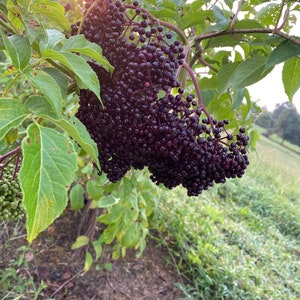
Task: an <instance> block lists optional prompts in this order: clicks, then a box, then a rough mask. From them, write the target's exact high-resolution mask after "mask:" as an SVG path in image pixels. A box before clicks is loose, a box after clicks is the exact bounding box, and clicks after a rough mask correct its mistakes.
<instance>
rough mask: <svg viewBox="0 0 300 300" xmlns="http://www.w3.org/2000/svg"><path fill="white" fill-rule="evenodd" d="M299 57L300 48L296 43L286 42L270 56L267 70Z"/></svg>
mask: <svg viewBox="0 0 300 300" xmlns="http://www.w3.org/2000/svg"><path fill="white" fill-rule="evenodd" d="M298 55H300V47H299V46H298V45H296V44H295V43H292V42H290V41H287V40H285V41H283V42H282V43H280V44H279V45H278V47H277V48H276V49H275V50H273V52H272V53H271V54H270V56H269V57H268V60H267V62H266V66H265V70H268V69H270V68H271V67H274V66H275V65H277V64H280V63H282V62H284V61H286V60H288V59H290V58H292V57H295V56H298Z"/></svg>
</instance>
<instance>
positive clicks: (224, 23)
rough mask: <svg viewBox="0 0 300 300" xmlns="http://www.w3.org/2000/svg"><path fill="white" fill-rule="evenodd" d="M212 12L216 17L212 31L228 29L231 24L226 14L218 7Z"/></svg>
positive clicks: (211, 27) (214, 7)
mask: <svg viewBox="0 0 300 300" xmlns="http://www.w3.org/2000/svg"><path fill="white" fill-rule="evenodd" d="M212 11H213V13H214V17H215V23H216V24H215V25H213V26H210V27H209V30H210V31H219V30H222V29H227V28H228V26H229V24H230V19H229V18H227V17H226V16H225V15H224V12H223V11H222V10H221V9H220V8H219V7H218V6H216V5H214V6H213V8H212Z"/></svg>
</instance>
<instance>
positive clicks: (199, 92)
mask: <svg viewBox="0 0 300 300" xmlns="http://www.w3.org/2000/svg"><path fill="white" fill-rule="evenodd" d="M183 67H184V68H185V69H186V70H187V72H188V73H189V75H190V77H191V79H192V81H193V84H194V86H195V91H196V95H197V98H198V105H199V107H200V108H201V109H202V111H203V112H204V113H205V115H206V116H207V118H208V121H209V124H210V125H211V128H212V129H213V128H214V127H215V126H214V123H213V120H212V117H211V115H210V113H209V112H208V111H207V109H206V108H205V106H204V103H203V99H202V96H201V91H200V88H199V85H198V82H197V79H196V76H195V74H194V72H193V70H192V69H191V67H190V66H189V65H188V64H187V63H186V62H184V63H183Z"/></svg>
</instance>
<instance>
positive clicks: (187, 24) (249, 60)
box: [0, 0, 300, 265]
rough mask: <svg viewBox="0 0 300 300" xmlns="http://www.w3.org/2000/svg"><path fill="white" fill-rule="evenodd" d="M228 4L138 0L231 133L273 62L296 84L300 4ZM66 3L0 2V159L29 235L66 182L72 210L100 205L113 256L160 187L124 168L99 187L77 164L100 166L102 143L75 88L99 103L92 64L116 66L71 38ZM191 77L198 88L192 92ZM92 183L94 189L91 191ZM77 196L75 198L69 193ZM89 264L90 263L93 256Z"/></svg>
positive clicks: (133, 235) (43, 223)
mask: <svg viewBox="0 0 300 300" xmlns="http://www.w3.org/2000/svg"><path fill="white" fill-rule="evenodd" d="M126 3H131V1H127V2H126ZM235 3H236V2H234V1H224V3H221V2H220V3H218V2H217V3H215V2H210V1H202V0H196V1H193V2H191V3H190V2H187V1H175V0H174V1H162V0H159V1H156V0H147V1H143V2H142V5H143V7H144V8H146V9H148V10H149V11H150V12H151V14H152V15H153V17H154V18H157V19H156V20H157V22H160V23H161V24H162V25H163V26H166V27H167V28H169V29H170V30H172V31H174V33H175V34H176V35H177V38H178V39H181V41H182V43H183V44H184V45H185V50H186V54H187V56H186V57H187V61H186V63H187V64H188V66H189V69H191V70H192V74H193V75H192V76H191V77H189V76H188V74H187V72H186V71H183V72H181V73H180V74H179V79H180V80H181V82H182V83H183V85H184V86H185V89H186V90H187V91H188V92H191V93H194V94H197V95H198V97H199V95H201V98H202V101H203V104H204V106H203V107H202V108H204V109H205V111H207V112H209V115H210V114H212V115H213V116H214V118H217V119H221V120H222V119H229V121H230V127H229V128H228V130H229V131H230V132H231V131H232V132H234V133H237V128H239V127H240V126H243V127H246V128H250V126H251V122H252V111H253V110H254V109H257V108H256V106H255V104H254V103H253V102H252V101H251V96H250V94H249V92H248V90H247V86H249V85H251V84H253V83H255V82H257V81H259V80H260V79H262V78H263V77H264V76H266V75H267V74H268V73H269V72H270V71H271V70H272V68H273V66H274V65H276V64H278V63H282V62H283V63H284V68H283V82H284V86H285V90H286V93H287V94H288V96H289V98H290V100H292V96H293V94H294V93H295V92H296V90H297V89H298V88H299V86H300V80H297V78H299V58H298V56H299V44H300V42H299V38H298V37H295V36H291V35H289V30H290V29H291V27H292V26H293V22H294V21H295V16H294V12H297V11H299V4H297V2H293V1H287V2H285V1H284V2H282V3H281V4H277V3H266V4H265V5H264V6H260V5H258V4H259V3H260V2H257V1H254V0H253V1H248V2H245V1H238V3H237V6H236V5H234V4H235ZM67 4H68V5H67ZM65 5H66V8H64V7H63V6H62V5H61V4H60V3H58V2H56V1H51V0H36V1H25V0H16V1H11V0H7V1H5V0H4V1H1V5H0V14H1V16H0V34H1V44H0V46H1V56H0V59H1V65H0V68H1V71H2V76H1V79H0V85H1V90H2V92H1V99H0V138H1V144H0V146H1V147H0V151H1V155H2V156H1V157H0V161H1V163H2V162H7V161H8V160H10V159H16V161H17V162H18V163H17V165H16V170H17V171H18V169H19V167H20V172H19V175H18V179H19V181H20V185H21V188H22V192H23V196H24V199H23V204H24V207H25V210H26V228H27V239H28V241H29V242H31V241H32V240H33V239H34V238H35V237H36V236H37V235H38V234H39V233H40V232H41V231H42V230H44V229H45V228H47V226H49V224H51V223H52V222H53V221H54V220H55V219H56V218H57V217H59V216H60V215H61V214H62V212H63V210H64V209H65V208H66V206H67V204H68V201H69V199H68V195H69V193H68V190H69V188H70V187H72V190H73V192H72V190H71V191H70V195H71V196H72V197H71V202H72V203H71V204H72V206H73V207H74V208H76V209H80V208H82V207H83V206H84V204H85V200H86V199H85V198H90V199H92V200H93V202H92V203H94V201H96V202H97V203H100V204H99V205H100V207H101V205H103V204H101V203H106V204H105V206H102V208H104V209H105V211H104V214H103V215H101V216H99V221H100V222H102V223H104V224H105V225H107V229H106V230H105V231H104V233H103V235H102V237H101V238H100V241H98V244H97V241H96V244H97V247H95V251H96V252H97V251H98V252H97V253H100V252H101V251H100V249H101V248H100V246H99V244H100V245H101V243H102V242H107V243H110V242H112V241H113V240H115V239H116V240H117V244H116V245H117V246H116V249H115V250H116V252H115V257H118V256H119V255H120V251H121V252H122V251H123V252H124V249H126V248H128V247H138V246H139V247H140V250H141V251H142V250H143V249H144V240H145V235H146V233H147V227H148V221H147V220H148V218H149V217H150V216H151V212H152V208H153V207H155V203H157V201H158V198H155V197H154V198H153V199H152V197H150V195H151V194H153V193H154V194H155V193H157V189H156V187H152V186H151V187H150V184H149V183H148V182H146V183H145V182H144V180H142V179H141V178H140V177H139V176H142V173H140V174H136V173H135V175H133V174H132V173H130V174H129V175H128V177H125V178H124V179H123V180H122V181H120V182H118V183H116V184H108V183H101V184H98V180H100V181H101V180H102V179H100V177H99V178H98V177H97V176H98V175H96V174H95V173H94V172H92V173H90V174H87V173H84V168H85V167H87V164H86V163H83V164H81V163H82V162H83V161H84V162H86V160H87V159H90V160H91V161H93V164H94V166H95V169H100V164H99V161H98V155H99V153H98V151H103V149H98V148H97V145H96V144H95V142H94V141H93V140H92V138H91V137H90V135H89V133H88V132H87V130H86V127H85V126H84V125H83V124H82V122H80V121H79V120H78V119H77V118H76V117H75V113H76V111H77V109H78V94H79V91H80V90H82V89H86V90H90V91H92V92H93V93H94V94H95V95H96V97H97V98H98V100H99V101H100V103H101V97H100V90H101V80H100V82H99V80H98V77H97V75H96V73H95V72H94V70H93V69H92V68H91V66H90V64H89V62H90V61H93V62H95V63H97V64H98V65H99V66H101V67H102V68H104V69H105V70H106V71H108V73H112V72H114V69H113V67H112V66H111V64H110V63H109V61H108V60H107V59H106V57H104V56H103V54H102V50H101V48H100V47H99V45H97V44H95V43H92V42H90V41H88V40H86V39H85V37H84V36H83V35H81V34H78V35H74V36H71V28H72V26H71V22H72V23H75V22H77V20H78V19H80V17H81V14H82V11H83V8H81V9H78V11H75V8H78V3H77V2H76V1H75V2H74V3H71V4H70V3H65ZM70 6H71V7H72V9H73V10H74V11H70ZM158 19H159V20H160V21H158ZM249 70H250V71H249ZM291 74H292V77H291ZM192 79H194V80H192ZM195 81H196V83H197V84H196V87H198V85H199V87H200V89H201V94H200V93H199V92H198V93H196V92H195ZM198 100H199V101H200V99H198ZM249 135H250V137H251V144H250V147H253V146H254V144H255V140H256V137H257V135H256V134H255V132H251V130H249ZM76 170H77V171H76ZM74 184H75V185H74ZM93 185H94V187H93ZM93 188H94V190H97V189H99V191H97V193H100V194H101V195H97V197H96V198H93V196H94V195H93V192H92V190H93ZM107 189H109V190H108V191H107ZM140 190H141V191H142V193H141V194H140ZM153 191H154V192H153ZM77 193H78V194H79V196H80V195H81V196H80V197H77V198H76V196H74V195H77ZM98 201H99V202H98ZM101 201H102V202H101ZM123 209H124V211H128V213H125V212H123ZM121 210H122V212H121ZM118 212H119V213H118ZM121 226H125V227H124V228H122V230H121ZM83 241H84V243H83V244H85V243H86V242H87V239H84V238H83ZM77 246H78V244H77ZM96 256H97V255H96ZM86 261H87V264H88V262H90V261H91V259H90V255H87V260H86ZM88 265H89V264H88Z"/></svg>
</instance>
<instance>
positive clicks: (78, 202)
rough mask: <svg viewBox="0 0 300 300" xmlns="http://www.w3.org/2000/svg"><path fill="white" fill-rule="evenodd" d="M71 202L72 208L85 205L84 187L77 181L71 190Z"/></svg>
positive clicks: (76, 208)
mask: <svg viewBox="0 0 300 300" xmlns="http://www.w3.org/2000/svg"><path fill="white" fill-rule="evenodd" d="M69 198H70V204H71V207H72V209H74V210H80V209H82V208H83V206H84V188H83V186H82V185H81V184H79V183H77V184H75V185H74V186H72V188H71V190H70V195H69Z"/></svg>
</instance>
